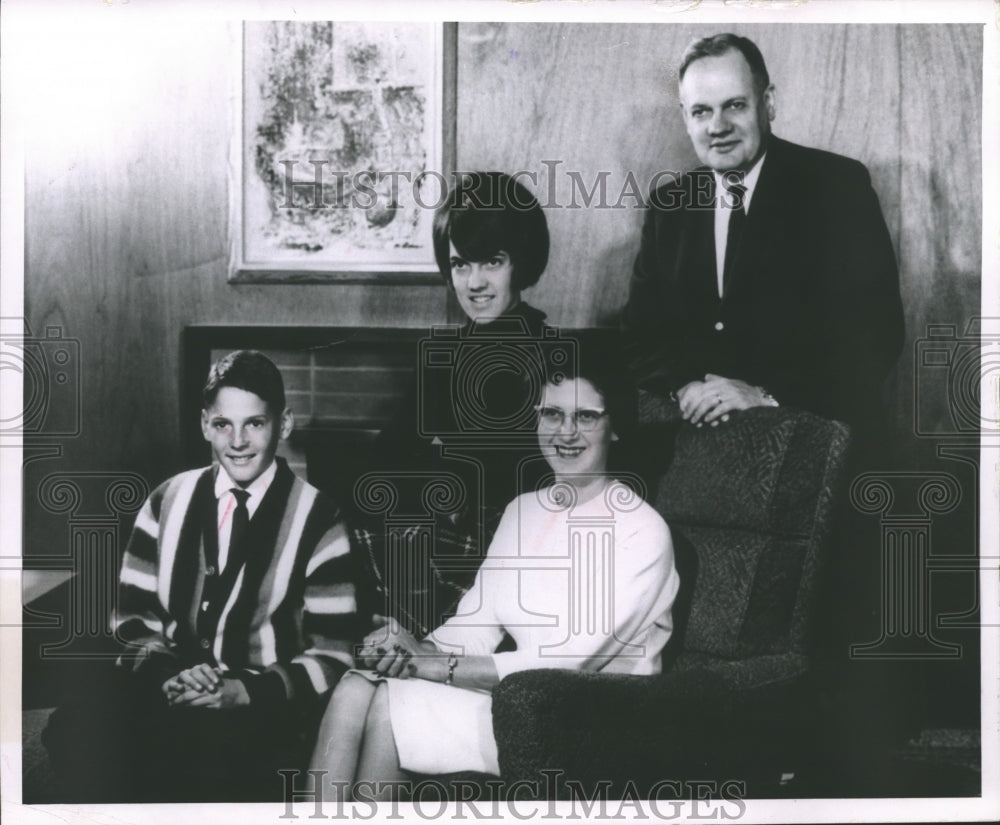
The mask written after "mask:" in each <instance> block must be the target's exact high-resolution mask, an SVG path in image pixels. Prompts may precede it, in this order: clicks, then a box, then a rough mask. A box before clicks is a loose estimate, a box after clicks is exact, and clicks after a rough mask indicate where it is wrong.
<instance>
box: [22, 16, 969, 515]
mask: <svg viewBox="0 0 1000 825" xmlns="http://www.w3.org/2000/svg"><path fill="white" fill-rule="evenodd" d="M64 28H66V30H65V31H63V32H61V33H62V35H64V37H63V38H62V40H61V41H60V42H61V45H60V47H59V48H55V49H45V50H40V51H39V56H38V61H37V65H35V66H33V67H32V71H33V72H34V73H35V75H36V76H35V77H34V80H35V81H36V82H35V86H34V87H33V88H34V89H35V91H34V92H33V95H34V100H33V102H34V104H35V106H34V109H33V112H34V114H33V117H32V120H31V122H30V123H29V124H28V125H29V129H28V137H29V141H28V147H27V157H26V163H27V170H26V192H27V194H26V216H27V217H26V222H27V227H26V234H27V252H26V284H25V294H26V304H27V317H28V321H29V324H30V325H31V328H32V330H34V331H36V332H37V331H40V330H43V329H44V328H45V327H46V326H51V325H57V326H60V327H62V328H63V330H64V331H65V334H66V335H69V336H72V337H75V338H78V339H79V340H80V342H81V359H82V365H81V369H82V381H83V408H82V414H83V436H82V437H81V438H79V439H75V440H71V441H68V442H66V443H65V444H64V457H63V458H62V459H60V460H59V462H54V461H42V462H38V464H37V467H38V469H37V470H36V469H33V468H30V467H29V468H28V470H26V476H28V477H27V478H26V482H27V483H26V493H27V494H28V495H27V496H26V499H30V496H31V492H30V491H31V489H32V486H33V480H32V478H31V475H32V474H37V475H41V474H42V473H48V472H52V471H54V470H59V469H75V470H91V469H95V470H96V469H102V470H104V469H107V470H118V469H120V470H132V471H136V472H140V473H141V474H143V475H145V476H146V477H147V478H149V479H150V480H151V481H156V480H159V479H160V478H162V477H163V476H164V475H165V474H167V473H168V472H172V471H174V470H176V469H178V466H177V465H178V461H179V458H178V457H179V450H178V432H179V426H178V422H177V420H176V419H177V411H178V408H179V401H178V385H179V375H178V371H179V358H178V345H179V340H180V331H181V329H182V327H183V326H184V325H186V324H191V323H206V324H207V323H217V324H222V323H232V324H253V323H275V324H293V323H299V324H313V325H319V324H329V325H336V326H349V325H385V326H394V325H403V326H426V325H427V324H429V323H432V322H435V321H439V320H442V319H443V318H444V317H445V315H446V294H445V291H444V290H443V288H441V287H437V286H414V287H401V286H366V285H329V286H320V285H307V286H303V285H293V286H276V285H246V284H241V285H232V284H229V283H228V282H227V277H226V276H227V243H228V242H227V216H226V211H227V203H228V191H227V179H228V174H229V164H230V162H231V160H232V159H231V158H230V136H231V129H232V124H231V122H230V114H231V105H230V104H231V99H230V95H231V94H232V90H233V89H234V88H235V84H234V82H233V80H234V73H235V72H237V71H238V65H237V62H236V60H235V53H234V44H235V31H234V29H233V28H232V27H230V26H227V25H226V24H224V23H215V24H210V23H208V22H205V23H203V24H202V25H200V26H197V27H195V26H180V25H178V26H170V25H166V26H165V25H162V24H161V25H157V26H155V27H153V28H138V27H135V28H129V27H128V26H120V27H118V28H117V29H115V30H110V31H109V30H107V29H106V28H103V27H102V26H101V25H95V26H94V28H93V30H92V31H87V30H82V31H81V30H80V27H79V25H78V24H74V29H73V30H72V31H71V30H69V28H68V27H64ZM716 30H718V29H717V27H706V26H688V25H677V24H657V25H638V24H632V25H604V24H574V25H570V24H551V25H548V24H547V25H535V24H486V23H473V24H461V25H460V26H459V34H458V38H459V43H458V49H459V53H458V94H457V97H458V100H457V113H458V124H457V164H458V167H459V168H461V169H477V168H496V169H503V170H507V171H515V170H526V171H536V172H538V173H539V176H540V180H539V188H540V189H542V187H543V186H544V187H545V188H544V189H542V191H539V195H540V196H541V197H542V200H543V202H545V201H548V200H552V198H550V193H549V192H548V189H547V186H548V179H547V177H546V171H547V169H552V168H554V169H555V172H554V175H553V178H554V181H555V193H554V194H555V197H554V200H555V202H556V203H557V204H560V205H567V204H570V203H571V201H572V186H571V178H570V177H569V175H568V173H569V172H576V173H578V174H579V175H580V177H581V180H582V181H583V182H584V184H585V185H587V187H588V188H589V187H590V186H591V185H592V184H593V181H595V180H596V179H597V176H598V174H599V173H601V172H607V176H606V182H607V191H608V196H607V197H608V201H609V202H610V203H614V202H615V201H617V200H618V199H619V194H620V193H621V190H622V189H623V188H625V187H627V185H628V175H629V173H631V174H632V175H633V176H634V178H635V180H636V181H638V182H639V184H640V185H641V187H642V189H641V190H640V191H639V192H638V193H637V194H638V195H640V196H641V195H642V194H644V189H645V186H646V185H647V182H648V181H649V180H650V178H651V176H652V175H653V174H654V173H655V172H657V171H659V170H673V169H677V170H682V169H685V168H688V167H690V166H691V165H693V164H694V162H695V158H694V155H693V152H692V150H691V148H690V145H689V143H688V140H687V137H686V134H685V133H684V130H683V127H682V124H681V120H680V116H679V113H678V112H677V100H676V84H675V81H674V79H673V78H674V69H675V63H676V60H677V59H678V57H679V55H680V53H681V51H682V50H683V48H684V46H685V44H686V43H687V42H688V41H689V40H690V39H691V38H693V37H695V36H697V35H701V34H706V33H710V32H711V31H716ZM739 31H740V32H741V33H744V34H748V35H750V36H751V37H753V38H754V39H755V40H756V41H757V42H758V43H759V45H760V47H761V49H762V51H763V52H764V54H765V56H766V58H767V60H768V64H769V68H770V70H771V73H772V76H773V80H774V82H775V84H776V86H777V94H778V118H777V120H776V122H775V124H774V125H775V131H776V132H777V133H778V134H780V135H782V136H784V137H787V138H789V139H791V140H795V141H800V142H803V143H808V144H811V145H815V146H819V147H822V148H826V149H830V150H833V151H836V152H840V153H842V154H847V155H851V156H854V157H857V158H859V159H861V160H862V161H863V162H865V163H866V164H867V165H868V167H869V169H870V170H871V172H872V176H873V180H874V184H875V187H876V189H877V191H878V193H879V196H880V198H881V201H882V205H883V208H884V210H885V213H886V217H887V220H888V223H889V226H890V229H891V232H892V235H893V239H894V241H895V243H896V247H897V250H898V253H899V259H900V266H901V280H902V284H903V294H904V302H905V305H906V311H907V324H908V336H909V343H912V341H913V340H914V339H915V338H916V337H918V336H919V335H920V334H922V332H921V331H922V329H923V327H924V325H925V324H926V323H928V322H937V323H955V324H959V325H961V324H963V323H964V321H965V320H966V319H967V318H968V317H969V316H971V315H974V314H976V313H977V312H978V303H979V302H978V296H979V279H980V249H979V247H980V216H981V206H980V201H981V197H982V192H981V184H980V134H981V128H980V111H981V103H980V101H981V85H982V82H981V70H982V65H981V55H982V47H981V41H982V36H981V31H980V29H979V28H978V27H976V26H943V25H938V26H933V27H924V26H876V25H866V26H832V25H824V26H798V25H796V26H790V25H769V26H759V27H754V26H741V27H739ZM59 33H60V32H59V23H58V21H52V20H47V21H46V31H45V33H44V35H43V36H42V37H41V40H42V41H44V40H46V39H48V40H50V41H51V39H52V38H53V37H54V36H55V35H58V34H59ZM543 161H549V165H548V166H546V165H544V164H543V163H542V162H543ZM555 164H557V165H555ZM529 185H530V182H529ZM636 200H637V196H636V194H631V195H627V196H626V197H623V198H622V199H621V201H622V205H623V207H624V208H620V209H611V208H597V207H596V206H592V207H591V208H552V209H551V210H550V211H549V213H548V217H549V223H550V227H551V233H552V239H553V244H552V250H553V251H552V257H551V262H550V265H549V269H548V272H547V273H546V275H545V276H544V277H543V279H542V281H541V283H540V284H539V285H538V286H537V287H536V288H535V289H534V290H533V291H532V294H531V295H529V296H528V297H529V299H530V300H532V301H533V302H534V303H535V304H537V305H538V306H540V307H542V308H544V309H546V310H547V311H548V312H549V313H550V319H551V320H552V321H553V322H554V323H557V324H563V325H570V326H586V325H594V324H605V323H611V322H613V320H614V317H615V314H616V312H617V310H618V309H619V308H620V306H621V304H622V303H623V301H624V300H625V297H626V292H627V284H628V275H629V270H630V267H631V262H632V258H633V257H634V255H635V252H636V249H637V245H638V230H639V225H640V220H641V215H640V212H639V210H638V209H636V208H634V207H635V205H636ZM577 201H578V203H579V201H580V198H579V197H578V198H577ZM911 352H912V347H908V349H907V354H904V357H903V358H902V359H901V366H900V369H899V375H898V377H897V379H896V380H895V382H894V385H893V388H892V393H893V404H894V409H895V414H896V423H897V428H898V429H899V430H900V432H903V431H907V430H908V429H910V428H911V427H912V424H911V418H912V412H911V407H912V402H911V398H912V382H913V368H912V364H911V363H910V360H911V359H910V356H909V355H908V353H911ZM942 397H943V396H942ZM942 403H944V402H942ZM942 409H944V408H942ZM942 414H943V413H942ZM57 464H58V465H59V466H56V465H57ZM35 481H37V479H35ZM29 505H30V501H29Z"/></svg>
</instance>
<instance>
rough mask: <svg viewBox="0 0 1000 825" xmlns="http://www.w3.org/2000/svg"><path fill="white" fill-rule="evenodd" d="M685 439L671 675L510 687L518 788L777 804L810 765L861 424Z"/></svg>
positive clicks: (800, 418)
mask: <svg viewBox="0 0 1000 825" xmlns="http://www.w3.org/2000/svg"><path fill="white" fill-rule="evenodd" d="M676 432H677V436H676V441H675V448H674V454H673V458H672V460H671V461H670V463H669V466H668V467H667V469H666V470H665V471H664V472H662V473H661V475H660V476H659V478H658V479H654V484H655V489H652V490H650V496H651V501H653V502H654V503H655V506H656V507H657V509H658V510H659V512H660V513H661V514H662V515H663V517H664V518H665V519H666V521H667V523H668V524H669V525H670V528H671V531H672V534H673V539H674V544H675V551H676V555H677V566H678V570H679V572H680V575H681V579H682V586H681V591H680V594H679V596H678V599H677V602H676V604H675V607H674V622H675V629H674V633H673V636H672V638H671V641H670V643H669V644H668V647H667V649H666V650H665V652H664V662H663V674H661V675H659V676H654V677H649V676H621V675H611V674H595V673H578V672H568V671H562V670H534V671H526V672H521V673H516V674H514V675H512V676H510V677H508V678H507V679H505V680H504V681H503V682H502V683H501V684H500V686H499V688H498V689H497V690H496V692H495V694H494V700H493V725H494V731H495V734H496V739H497V743H498V746H499V754H500V767H501V771H502V774H503V778H504V780H506V781H508V782H511V781H517V780H527V781H529V782H538V783H539V785H538V787H539V788H540V789H541V793H542V794H546V793H547V794H548V795H550V796H551V795H556V796H563V795H565V793H566V790H565V785H564V784H563V782H564V781H565V780H576V781H578V782H580V783H581V785H582V786H583V787H585V788H590V789H593V788H594V787H595V784H596V783H599V782H609V783H610V785H609V786H608V785H605V788H606V789H607V791H608V792H609V793H611V794H618V795H621V794H623V793H633V789H628V788H627V783H628V782H629V781H631V782H633V783H634V792H637V793H638V794H640V795H642V796H645V795H647V794H649V793H650V791H651V789H653V790H655V785H656V783H657V782H660V781H662V780H689V781H694V780H704V781H718V782H724V781H726V780H736V781H739V782H743V783H746V793H749V794H752V795H761V794H767V793H770V792H772V791H773V790H774V789H775V788H777V786H778V784H779V782H780V780H781V777H782V774H783V773H788V772H791V771H793V770H794V769H795V766H796V765H797V764H798V762H799V760H800V759H801V758H802V753H801V749H802V748H803V746H807V745H808V738H809V737H808V733H807V732H808V730H809V726H808V720H809V717H810V713H811V709H812V705H811V702H810V699H809V696H810V691H809V689H808V681H807V680H808V674H809V655H808V654H809V625H810V610H811V606H812V603H813V594H814V590H815V584H816V580H817V576H818V575H819V574H820V572H821V567H822V564H823V556H824V551H825V545H826V544H827V538H828V535H829V533H830V526H831V516H832V514H833V513H834V508H835V506H836V505H837V498H838V493H839V491H841V488H842V486H843V484H842V475H843V469H844V463H845V452H846V450H847V445H848V433H847V428H846V427H845V426H843V425H841V424H838V423H835V422H831V421H827V420H824V419H821V418H818V417H817V416H814V415H811V414H809V413H804V412H800V411H795V410H789V409H784V408H759V409H753V410H748V411H746V412H743V413H740V414H738V415H734V416H733V418H732V420H731V421H729V422H728V423H726V424H725V425H723V426H720V427H718V428H712V427H703V428H700V429H699V428H695V427H693V426H691V425H689V424H679V425H678V426H677V430H676ZM803 740H805V741H803ZM543 771H558V772H559V773H558V774H552V773H549V774H548V776H547V777H544V776H543ZM554 776H555V777H558V781H556V783H555V784H553V777H554ZM553 791H554V792H553ZM588 792H589V791H588Z"/></svg>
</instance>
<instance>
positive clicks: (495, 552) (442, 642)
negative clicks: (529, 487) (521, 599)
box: [427, 502, 518, 656]
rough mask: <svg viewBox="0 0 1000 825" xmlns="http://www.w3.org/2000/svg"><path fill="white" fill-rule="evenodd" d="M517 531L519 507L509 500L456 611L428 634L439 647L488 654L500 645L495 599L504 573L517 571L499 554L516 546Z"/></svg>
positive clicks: (502, 630) (465, 654)
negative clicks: (474, 576) (506, 566)
mask: <svg viewBox="0 0 1000 825" xmlns="http://www.w3.org/2000/svg"><path fill="white" fill-rule="evenodd" d="M517 531H518V509H517V506H516V504H515V502H511V503H510V504H508V505H507V509H506V510H504V513H503V516H502V517H501V519H500V523H499V524H498V525H497V530H496V533H495V534H494V536H493V541H491V542H490V547H489V550H487V552H486V558H485V559H484V560H483V564H482V566H481V567H480V568H479V571H478V572H477V573H476V579H475V581H474V582H473V583H472V587H470V588H469V590H468V592H467V593H466V594H465V595H464V596H462V598H461V600H460V601H459V603H458V608H457V609H456V612H455V615H454V616H452V617H451V618H450V619H448V620H447V621H446V622H445V623H444V624H442V625H441V626H440V627H438V628H437V629H436V630H433V631H431V632H430V634H428V636H427V638H428V639H429V640H430V641H431V642H433V643H434V645H435V646H436V647H437V648H438V649H439V650H446V651H451V650H454V651H455V652H456V653H458V654H459V655H463V656H487V655H489V654H490V653H492V652H493V651H494V650H496V649H497V647H498V646H499V645H500V642H501V641H502V640H503V635H504V629H503V626H502V624H501V622H500V619H499V618H498V616H497V609H496V608H497V599H498V598H499V597H500V594H501V592H502V591H503V590H505V589H506V588H505V587H504V586H503V582H504V579H505V577H509V576H516V575H517V571H516V570H510V569H505V567H504V565H503V562H502V561H501V557H502V556H503V555H504V553H505V552H506V553H509V552H510V550H509V548H511V547H514V546H516V544H515V543H516V542H517V538H518V536H517ZM504 548H508V549H507V550H506V551H505V550H504Z"/></svg>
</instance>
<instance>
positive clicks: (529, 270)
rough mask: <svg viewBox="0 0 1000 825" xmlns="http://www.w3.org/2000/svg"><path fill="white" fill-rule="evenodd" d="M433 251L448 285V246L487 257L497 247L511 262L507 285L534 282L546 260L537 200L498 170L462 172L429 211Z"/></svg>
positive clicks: (467, 256)
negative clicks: (441, 199)
mask: <svg viewBox="0 0 1000 825" xmlns="http://www.w3.org/2000/svg"><path fill="white" fill-rule="evenodd" d="M433 235H434V257H435V259H436V260H437V265H438V270H439V271H440V272H441V277H442V278H444V281H445V283H446V284H448V286H449V287H450V286H452V280H451V250H450V249H449V247H448V244H449V242H450V243H452V244H454V246H455V249H456V250H457V251H458V254H459V255H461V256H462V257H463V258H465V259H466V260H468V261H487V260H489V259H490V258H492V257H493V256H494V255H496V254H497V253H498V252H500V251H501V250H502V251H504V252H506V253H507V254H508V255H509V256H510V259H511V263H512V264H513V267H514V272H513V278H512V286H513V287H514V289H518V290H521V289H527V288H528V287H529V286H532V285H533V284H536V283H537V282H538V279H539V278H540V277H541V276H542V272H543V271H544V270H545V265H546V264H547V263H548V261H549V229H548V224H547V223H546V221H545V213H544V212H543V211H542V207H541V206H540V205H539V203H538V200H537V199H536V198H535V196H534V195H532V194H531V192H529V191H528V190H527V189H526V188H525V187H524V186H523V185H522V184H521V183H519V182H518V181H516V180H514V179H513V178H512V177H511V176H510V175H507V174H505V173H503V172H462V173H459V174H458V175H457V176H456V180H455V186H454V187H453V188H452V189H451V191H450V192H449V193H448V197H447V198H446V200H445V202H444V204H442V205H441V207H440V208H439V209H438V210H437V212H436V213H435V215H434V230H433Z"/></svg>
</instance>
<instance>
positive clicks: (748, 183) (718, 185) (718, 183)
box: [712, 152, 767, 214]
mask: <svg viewBox="0 0 1000 825" xmlns="http://www.w3.org/2000/svg"><path fill="white" fill-rule="evenodd" d="M766 157H767V152H765V153H764V154H763V155H761V156H760V157H759V158H757V162H756V163H754V165H753V166H751V167H750V171H749V172H747V173H746V174H745V175H744V176H743V185H744V186H745V187H746V190H747V191H746V192H745V193H744V195H743V209H744V210H745V211H746V212H747V214H749V213H750V201H751V200H752V199H753V190H754V188H755V187H756V186H757V179H758V178H759V177H760V169H761V167H762V166H763V165H764V158H766ZM712 174H713V175H715V191H716V192H721V191H722V190H723V189H724V188H725V183H724V181H723V179H722V175H720V174H719V173H718V172H716V171H714V170H713V172H712Z"/></svg>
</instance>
